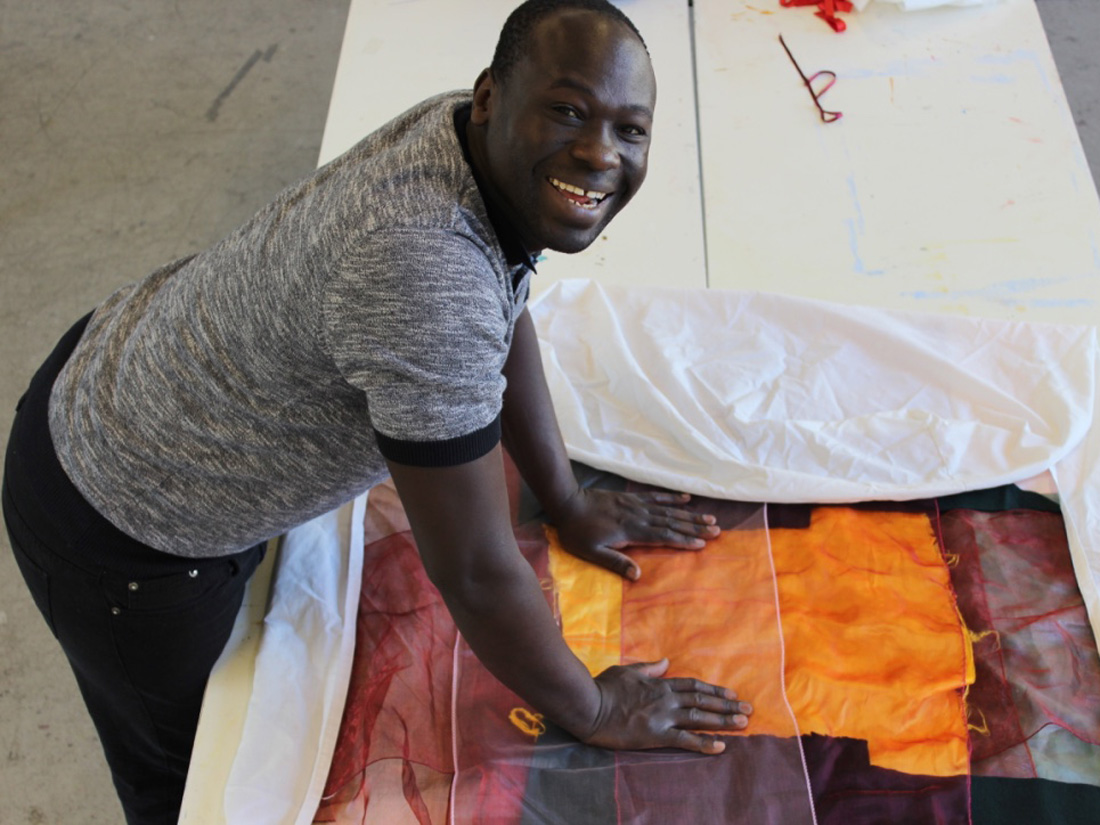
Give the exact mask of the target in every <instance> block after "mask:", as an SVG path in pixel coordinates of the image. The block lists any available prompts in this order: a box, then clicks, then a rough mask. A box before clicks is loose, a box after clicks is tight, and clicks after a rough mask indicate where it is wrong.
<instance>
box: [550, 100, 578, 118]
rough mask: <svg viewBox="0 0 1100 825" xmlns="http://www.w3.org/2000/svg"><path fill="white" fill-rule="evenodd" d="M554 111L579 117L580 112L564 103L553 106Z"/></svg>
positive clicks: (567, 115)
mask: <svg viewBox="0 0 1100 825" xmlns="http://www.w3.org/2000/svg"><path fill="white" fill-rule="evenodd" d="M554 111H555V112H557V113H558V114H560V115H565V116H566V117H571V118H580V116H581V113H580V112H578V111H577V110H576V109H574V108H573V107H572V106H567V105H565V104H564V103H560V104H558V105H557V106H555V107H554Z"/></svg>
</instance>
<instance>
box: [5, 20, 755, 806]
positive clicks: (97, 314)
mask: <svg viewBox="0 0 1100 825" xmlns="http://www.w3.org/2000/svg"><path fill="white" fill-rule="evenodd" d="M655 96H656V90H655V82H654V77H653V70H652V67H651V65H650V61H649V56H648V54H647V52H646V49H645V46H644V44H643V42H642V39H641V37H640V36H639V34H638V33H637V31H636V30H635V29H634V27H633V25H632V24H631V23H630V22H629V20H627V19H626V18H625V17H624V16H623V15H622V14H621V13H620V12H619V11H618V10H617V9H616V8H615V7H613V6H611V5H609V4H607V3H605V2H602V0H533V2H529V3H525V4H524V5H523V6H521V7H520V8H518V9H517V10H516V11H515V12H514V13H513V14H512V15H511V16H510V17H509V19H508V21H507V22H506V24H505V26H504V29H503V30H502V33H501V39H500V42H499V44H498V47H497V51H496V54H495V56H494V59H493V63H492V65H491V66H490V68H489V69H487V70H486V71H484V72H483V73H482V74H481V75H480V76H479V77H478V79H477V83H476V85H475V87H474V89H473V93H472V95H471V93H469V92H456V93H451V94H446V95H441V96H439V97H436V98H433V99H431V100H428V101H425V102H424V103H421V104H420V105H418V106H416V107H414V108H413V109H411V110H410V111H408V112H406V113H405V114H403V115H401V116H400V117H398V118H396V119H395V120H394V121H392V122H391V123H389V124H387V125H386V126H384V127H382V128H381V129H379V130H378V131H377V132H375V133H373V134H372V135H369V136H368V137H367V138H365V139H364V140H363V141H362V142H361V143H359V144H358V145H357V146H355V147H354V148H353V149H351V150H350V151H349V152H348V153H346V154H345V155H343V156H342V157H340V158H338V159H337V160H335V161H333V162H332V163H331V164H329V165H327V166H325V167H323V168H322V169H320V170H318V171H317V173H316V174H314V175H313V176H311V177H310V178H308V179H306V180H304V181H302V182H301V183H299V184H297V185H295V186H293V187H291V188H290V189H288V190H286V191H285V192H283V193H281V194H280V195H279V196H278V197H277V198H276V200H275V201H274V202H273V203H272V204H271V205H269V206H268V207H267V208H265V209H263V210H261V211H260V212H259V213H257V215H256V216H255V217H254V218H253V219H252V220H250V221H249V222H248V223H246V224H245V225H244V226H242V227H241V228H240V229H238V230H237V231H236V232H234V233H232V234H231V235H229V236H228V237H227V238H225V239H224V240H223V241H221V242H220V243H218V244H216V245H215V246H213V247H211V248H210V249H207V250H205V251H204V252H201V253H199V254H197V255H194V256H192V257H189V258H186V259H183V260H180V261H176V262H174V263H172V264H169V265H167V266H165V267H162V268H161V269H159V270H157V271H155V272H153V273H152V274H151V275H149V276H148V277H146V278H145V279H143V280H141V281H139V282H137V283H135V284H131V285H129V286H126V287H123V288H122V289H120V290H119V291H118V292H116V293H115V294H113V295H111V296H110V297H108V298H107V299H106V300H105V301H104V302H103V303H102V304H100V305H99V306H98V307H96V309H95V310H94V311H93V312H92V313H91V314H90V315H89V316H88V317H87V318H85V319H82V320H81V321H80V322H79V323H78V324H77V325H76V326H75V327H74V328H73V329H72V330H70V332H69V333H68V334H67V335H66V336H65V338H64V339H63V340H62V341H61V342H60V343H59V344H58V347H57V348H56V349H55V351H54V353H53V354H52V355H51V356H50V358H49V359H48V360H47V362H46V363H45V364H44V365H43V367H42V368H41V369H40V370H39V372H38V373H37V374H36V376H35V377H34V379H33V381H32V383H31V386H30V389H29V390H28V392H27V394H26V395H25V396H24V398H23V400H22V401H21V402H20V407H19V412H18V414H17V416H16V419H15V424H14V426H13V430H12V436H11V439H10V441H9V446H8V453H7V458H6V463H5V473H4V497H3V505H4V518H5V523H6V525H7V527H8V532H9V535H10V537H11V543H12V546H13V549H14V552H15V554H16V560H17V562H18V564H19V566H20V569H21V570H22V572H23V575H24V577H25V578H26V580H27V582H28V585H29V587H30V589H31V592H32V595H33V596H34V598H35V601H36V603H37V604H38V606H39V608H40V609H41V611H42V613H43V615H44V616H45V618H46V620H47V622H48V623H49V624H50V627H51V629H52V630H53V632H54V634H55V635H56V636H57V638H58V640H59V641H60V643H61V645H62V647H63V649H64V650H65V652H66V655H67V656H68V658H69V661H70V663H71V664H72V667H73V671H74V673H75V675H76V678H77V682H78V684H79V686H80V689H81V692H82V694H83V696H84V699H85V702H86V704H87V706H88V708H89V711H90V713H91V715H92V718H93V720H94V721H95V723H96V726H97V729H98V731H99V734H100V738H101V740H102V743H103V747H104V751H105V753H106V755H107V759H108V762H109V764H110V766H111V770H112V773H113V776H114V779H115V785H116V788H117V790H118V792H119V796H120V798H121V799H122V802H123V807H124V809H125V811H126V817H127V821H128V822H129V823H131V825H133V823H169V822H175V820H176V816H177V815H178V810H179V804H180V799H181V796H182V791H183V784H184V780H185V777H186V771H187V765H188V759H189V756H190V751H191V746H192V742H193V738H194V732H195V727H196V724H197V719H198V711H199V707H200V704H201V701H202V693H203V689H204V687H205V684H206V680H207V677H208V676H209V672H210V668H211V667H212V666H213V663H214V661H215V660H216V658H217V656H218V654H219V653H220V651H221V649H222V647H223V646H224V644H225V641H226V639H227V638H228V635H229V632H230V629H231V627H232V623H233V619H234V616H235V614H236V612H237V609H238V607H239V605H240V601H241V597H242V588H243V586H244V583H245V581H246V580H247V578H248V575H249V574H250V573H251V571H252V570H253V569H254V568H255V565H256V564H257V563H258V561H259V557H260V555H261V553H262V550H261V549H260V548H261V547H262V544H263V542H264V541H265V540H266V539H268V538H269V537H271V536H275V535H278V534H279V533H282V532H284V531H286V530H287V529H289V528H291V527H293V526H295V525H296V524H300V523H302V522H303V521H306V520H308V519H309V518H311V517H313V516H315V515H318V514H320V513H323V512H325V511H327V510H329V509H332V508H334V507H336V506H339V505H340V504H342V503H344V502H345V501H347V500H349V499H351V498H352V497H354V496H355V495H357V494H359V493H361V492H362V491H363V490H366V489H368V488H369V487H370V486H372V485H374V484H376V483H378V482H379V481H381V480H382V479H384V478H385V477H386V475H387V474H391V475H392V476H393V479H394V482H395V484H396V486H397V489H398V492H399V494H400V496H401V498H402V501H403V503H404V505H405V508H406V510H407V512H408V515H409V520H410V523H411V525H412V527H413V532H414V534H415V536H416V539H417V542H418V545H419V547H420V551H421V555H422V558H423V561H424V565H425V569H426V570H427V572H428V574H429V575H430V577H431V578H432V581H433V582H434V583H435V584H436V585H437V586H438V588H439V590H440V591H441V593H442V595H443V597H444V599H445V601H446V604H447V606H448V608H449V609H450V611H451V613H452V615H453V617H454V619H455V622H456V624H457V625H458V627H459V628H460V630H461V631H462V633H463V635H464V636H465V638H466V639H467V640H468V641H469V643H470V645H471V647H472V648H473V649H474V651H475V652H476V653H477V655H478V656H479V657H480V658H481V659H482V660H483V661H484V663H485V665H486V666H487V667H488V668H489V669H490V670H491V671H492V672H493V673H494V674H495V675H496V676H497V677H498V678H499V679H500V680H501V681H502V682H504V683H505V684H507V685H508V686H509V687H511V688H512V689H513V690H515V691H516V692H517V693H518V694H519V695H520V696H522V697H523V698H524V699H525V700H526V701H528V702H529V703H530V704H531V705H532V706H533V707H535V708H537V709H539V710H541V711H542V712H543V713H545V714H546V715H547V716H548V717H549V718H551V719H553V720H555V721H556V722H558V723H559V724H560V725H561V726H562V727H564V728H565V729H566V730H568V731H570V732H571V733H573V734H574V735H575V736H577V737H578V738H579V739H581V740H583V741H586V742H590V743H594V744H599V745H605V746H608V747H615V748H650V747H660V746H676V747H682V748H687V749H690V750H696V751H700V752H704V753H717V752H719V751H720V750H721V749H722V744H721V742H719V741H718V740H717V738H716V737H715V736H714V735H713V734H708V733H705V731H721V730H729V729H737V728H742V727H744V726H745V725H746V724H747V719H746V714H747V713H749V712H750V711H751V708H750V707H749V706H748V705H747V704H745V703H742V702H739V701H738V700H737V698H736V696H735V695H734V694H733V693H731V692H730V691H728V690H726V689H724V688H721V687H717V686H713V685H708V684H705V683H702V682H698V681H696V680H694V679H686V678H677V679H664V678H661V677H662V675H663V673H664V672H665V670H666V668H667V662H664V661H662V662H657V663H648V664H641V665H635V666H630V667H618V668H611V669H609V670H608V671H606V672H604V673H603V674H601V675H600V676H598V677H597V678H596V679H593V678H592V677H591V676H590V675H589V674H588V672H587V671H586V669H585V668H584V666H583V665H582V664H581V662H580V661H579V660H578V659H577V658H576V657H575V656H574V655H573V654H572V653H571V652H570V651H569V649H568V647H567V646H566V645H565V643H564V642H563V641H562V638H561V635H560V633H559V631H558V628H557V627H556V625H555V623H554V621H553V617H552V615H551V613H550V610H549V608H548V606H547V604H546V600H545V598H544V596H543V593H542V591H541V588H540V586H539V583H538V581H537V579H536V577H535V575H534V572H533V571H532V569H531V568H530V566H529V565H527V563H526V562H525V561H524V559H523V558H522V556H521V555H520V553H519V551H518V549H517V547H516V543H515V540H514V537H513V533H512V529H511V524H510V518H509V507H508V502H507V496H506V489H505V482H504V468H503V458H502V449H507V451H508V452H509V453H510V455H511V456H512V458H513V459H514V461H515V462H516V465H517V466H518V468H519V469H520V472H521V473H522V475H523V477H524V479H525V480H526V481H527V483H528V484H529V485H530V487H531V488H532V490H533V492H534V493H535V495H536V496H537V497H538V499H539V501H540V502H541V503H542V505H543V506H544V508H545V510H546V512H547V514H548V516H549V518H550V520H551V522H552V523H553V524H555V525H556V527H557V528H558V531H559V536H560V538H561V541H562V544H563V546H564V547H565V548H566V549H567V550H569V551H570V552H572V553H574V554H576V555H578V556H580V557H581V558H584V559H587V560H590V561H592V562H593V563H596V564H600V565H603V566H605V567H607V568H609V569H612V570H615V571H617V572H618V573H620V574H622V575H624V576H627V577H629V578H636V577H637V575H638V573H637V567H636V566H635V565H634V563H633V562H632V561H631V560H630V559H629V557H628V556H626V555H625V554H624V553H622V552H621V551H622V550H623V549H624V548H626V547H628V546H630V545H639V544H664V545H671V546H674V547H680V548H684V549H688V550H690V549H699V548H701V547H702V546H703V545H704V544H705V541H706V539H707V538H710V537H713V536H714V535H716V534H717V528H716V527H715V526H714V525H713V519H710V518H709V517H704V516H697V515H693V514H690V513H688V512H686V511H684V510H682V509H680V505H681V504H682V503H683V501H684V500H685V497H682V496H677V495H651V496H633V495H627V494H620V493H604V492H595V491H587V490H582V489H580V488H579V487H578V485H577V483H576V482H575V480H574V478H573V475H572V472H571V469H570V465H569V462H568V459H567V457H566V454H565V449H564V446H563V444H562V441H561V437H560V435H559V432H558V427H557V422H556V420H555V418H554V413H553V409H552V406H551V403H550V398H549V393H548V391H547V388H546V383H545V379H544V377H543V374H542V367H541V362H540V359H539V354H538V344H537V340H536V338H535V333H534V329H533V327H532V324H531V320H530V317H529V315H528V313H527V312H526V310H525V302H526V299H527V294H528V289H529V282H530V278H531V276H532V273H533V271H534V264H533V262H532V261H533V256H534V255H536V254H537V253H538V252H539V251H540V250H542V249H547V248H549V249H555V250H560V251H564V252H578V251H580V250H583V249H584V248H585V247H587V246H588V245H589V244H591V243H592V241H593V240H594V239H595V238H597V237H598V236H599V233H600V232H601V230H602V229H603V227H604V226H606V224H607V223H608V221H610V220H611V219H612V218H613V217H614V216H615V215H616V214H617V213H618V211H619V210H620V209H622V208H623V207H624V206H625V205H626V204H627V202H629V200H630V199H631V198H632V197H633V195H634V194H635V192H636V191H637V190H638V187H639V186H640V185H641V184H642V182H643V180H644V179H645V172H646V158H647V152H648V148H649V140H650V131H651V128H652V121H653V110H654V103H655ZM700 731H704V733H700Z"/></svg>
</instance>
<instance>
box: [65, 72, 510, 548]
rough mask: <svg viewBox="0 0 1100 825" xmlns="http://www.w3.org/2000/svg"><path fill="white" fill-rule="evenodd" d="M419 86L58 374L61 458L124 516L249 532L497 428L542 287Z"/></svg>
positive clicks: (145, 537) (106, 323)
mask: <svg viewBox="0 0 1100 825" xmlns="http://www.w3.org/2000/svg"><path fill="white" fill-rule="evenodd" d="M469 100H470V98H469V93H464V92H456V93H451V94H447V95H442V96H440V97H437V98H433V99H431V100H428V101H425V102H424V103H423V104H421V105H419V106H417V107H415V108H414V109H412V110H410V111H409V112H407V113H405V114H404V115H402V116H400V117H398V118H397V119H395V120H394V121H392V122H390V123H389V124H387V125H386V126H384V127H382V128H381V129H380V130H378V131H377V132H375V133H373V134H372V135H370V136H368V137H367V138H366V139H364V140H363V141H362V142H361V143H359V144H358V145H357V146H356V147H354V148H353V149H352V150H351V151H349V152H348V153H347V154H345V155H343V156H342V157H340V158H338V159H337V160H335V161H333V162H332V163H330V164H328V165H327V166H325V167H323V168H321V169H320V170H318V171H317V172H316V173H315V174H314V175H313V176H311V177H310V178H308V179H306V180H305V181H303V182H302V183H300V184H298V185H295V186H292V187H291V188H289V189H287V190H286V191H284V192H283V193H281V194H280V195H279V197H278V198H276V199H275V201H274V202H273V203H272V204H271V205H270V206H268V207H267V208H266V209H264V210H263V211H261V212H260V213H259V214H257V215H256V216H255V217H254V218H253V219H252V220H251V221H249V222H248V223H247V224H246V225H245V226H243V227H241V228H240V229H239V230H238V231H236V232H234V233H233V234H231V235H230V236H229V237H227V238H225V239H224V240H223V241H221V242H220V243H218V244H217V245H215V246H214V247H212V248H211V249H209V250H207V251H206V252H203V253H202V254H199V255H197V256H194V257H192V258H188V259H185V260H182V261H177V262H176V263H173V264H171V265H169V266H167V267H164V268H162V269H160V270H158V271H156V272H154V273H152V274H151V275H149V276H148V277H147V278H145V279H144V280H142V281H140V282H138V283H136V284H133V285H131V286H127V287H124V288H123V289H120V290H119V291H118V292H116V293H114V294H113V295H112V296H111V297H110V298H108V299H107V300H106V301H105V302H104V303H103V304H102V305H101V306H99V307H98V308H97V309H96V311H95V314H94V315H93V317H92V319H91V322H90V324H89V326H88V329H87V331H86V332H85V334H84V337H83V338H82V340H81V343H80V345H79V346H78V348H77V350H76V352H75V353H74V354H73V356H72V358H71V359H70V360H69V363H68V365H67V366H66V367H65V369H64V370H63V372H62V373H61V375H60V376H59V378H58V380H57V383H56V384H55V385H54V390H53V394H52V396H51V400H50V429H51V433H52V435H53V440H54V445H55V447H56V449H57V453H58V458H59V459H60V461H61V464H62V466H63V467H64V469H65V471H66V473H68V475H69V477H70V478H71V479H72V481H73V483H74V484H75V485H76V487H77V488H78V489H79V490H80V492H81V493H82V494H83V495H84V496H85V497H86V498H87V499H88V501H89V502H90V503H91V504H92V505H93V506H94V507H95V508H96V509H97V510H98V511H99V512H100V513H102V514H103V515H104V516H106V517H107V518H108V519H109V520H110V521H111V522H112V523H114V524H115V525H116V526H117V527H119V528H120V529H121V530H123V531H124V532H126V533H128V534H129V535H131V536H133V537H134V538H136V539H138V540H139V541H142V542H144V543H146V544H148V545H151V546H152V547H156V548H158V549H160V550H164V551H166V552H169V553H174V554H177V555H183V556H211V555H221V554H226V553H231V552H235V551H238V550H241V549H243V548H245V547H248V546H250V545H252V544H255V543H257V542H259V541H261V540H263V539H266V538H269V537H271V536H274V535H277V534H279V533H281V532H283V531H285V530H287V529H288V528H290V527H292V526H294V525H296V524H299V523H301V522H303V521H306V520H308V519H310V518H312V517H314V516H316V515H319V514H320V513H323V512H325V511H327V510H330V509H332V508H334V507H336V506H339V505H340V504H342V503H344V502H345V501H348V500H349V499H351V498H353V497H354V496H355V495H357V494H359V493H361V492H362V491H363V490H365V489H367V488H368V487H369V486H370V485H372V484H374V483H376V482H378V481H379V480H381V479H382V478H384V477H385V476H386V474H387V470H386V466H385V462H384V459H383V457H382V452H381V451H380V448H379V441H380V440H381V442H382V444H383V446H384V447H385V448H386V454H387V455H389V456H390V457H391V458H397V459H398V460H401V461H404V462H406V463H424V464H448V463H451V464H453V463H459V462H462V461H466V460H470V459H471V458H475V457H477V456H478V455H480V454H483V453H484V452H486V451H487V450H488V449H490V448H491V447H492V446H493V445H494V444H495V443H496V440H497V438H498V433H499V424H498V422H499V414H500V409H501V395H502V392H503V388H504V379H503V377H502V376H501V369H502V367H503V364H504V360H505V357H506V356H507V354H508V348H509V346H510V344H511V338H512V329H513V325H514V322H515V319H516V317H517V316H518V314H519V313H520V312H521V311H522V307H523V302H524V300H525V299H526V294H527V286H528V283H527V278H528V274H527V273H526V270H524V271H523V273H522V277H517V276H520V275H521V272H520V269H519V268H517V269H516V270H514V271H513V270H512V269H510V268H509V265H508V262H507V260H506V258H505V255H504V252H503V250H502V249H501V246H500V243H499V241H498V240H497V236H496V234H495V233H494V232H493V229H492V226H491V225H490V222H489V219H488V216H487V214H486V209H485V204H484V202H483V201H482V198H481V196H480V194H479V192H478V189H477V185H476V183H475V181H474V178H473V176H472V174H471V171H470V168H469V166H468V165H467V163H466V161H465V160H464V158H463V154H462V149H461V146H460V144H459V142H458V140H457V137H456V133H455V126H454V113H455V111H456V109H457V108H458V107H460V106H463V105H468V104H469Z"/></svg>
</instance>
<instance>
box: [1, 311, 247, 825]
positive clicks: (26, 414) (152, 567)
mask: <svg viewBox="0 0 1100 825" xmlns="http://www.w3.org/2000/svg"><path fill="white" fill-rule="evenodd" d="M87 320H88V319H87V318H84V319H82V320H81V321H80V322H78V323H77V324H76V326H74V327H73V328H72V329H71V330H69V332H68V333H67V334H66V335H65V337H64V338H62V340H61V341H60V343H59V344H58V345H57V348H56V349H55V350H54V351H53V353H52V354H51V355H50V357H49V358H48V359H47V360H46V362H45V363H44V364H43V365H42V367H41V368H40V369H39V371H38V373H37V374H36V375H35V377H34V379H33V380H32V381H31V385H30V388H29V389H28V391H27V393H26V394H25V395H24V396H23V398H22V399H21V401H20V403H19V406H18V407H17V412H16V417H15V423H14V424H13V426H12V433H11V439H10V441H9V442H8V449H7V455H6V457H5V462H4V483H3V510H4V522H5V525H6V526H7V530H8V536H9V537H10V539H11V545H12V549H13V551H14V553H15V559H16V562H17V564H18V565H19V569H20V571H21V572H22V574H23V577H24V579H26V582H27V586H28V588H29V589H30V592H31V595H32V597H33V598H34V601H35V604H36V605H37V606H38V609H39V610H40V611H41V612H42V615H43V617H44V618H45V620H46V623H47V624H48V625H49V627H50V630H51V631H53V634H54V636H55V637H56V638H57V640H58V641H59V642H60V644H61V647H62V649H63V650H64V651H65V655H66V656H67V657H68V660H69V663H70V665H71V666H72V669H73V673H74V674H75V675H76V681H77V684H78V686H79V687H80V692H81V694H82V695H83V698H84V702H85V704H86V705H87V707H88V711H89V713H90V714H91V717H92V720H93V722H94V723H95V726H96V730H97V731H98V733H99V738H100V741H101V743H102V745H103V751H104V753H105V755H106V757H107V762H108V764H109V765H110V768H111V773H112V776H113V778H114V783H115V789H116V790H117V792H118V795H119V799H120V800H121V801H122V807H123V809H124V811H125V812H126V821H127V822H128V823H129V825H153V823H156V825H169V823H172V825H175V823H176V822H177V820H178V819H179V809H180V803H181V800H182V797H183V788H184V782H185V780H186V777H187V768H188V764H189V762H190V758H191V748H192V745H193V743H194V738H195V730H196V727H197V725H198V716H199V709H200V706H201V703H202V696H203V691H204V689H205V687H206V682H207V679H208V677H209V675H210V670H211V668H212V667H213V665H214V662H215V661H216V660H217V658H218V656H219V654H220V653H221V651H222V648H223V647H224V646H225V643H226V641H227V639H228V638H229V634H230V631H231V630H232V628H233V623H234V619H235V617H236V615H237V611H238V610H239V608H240V605H241V601H242V599H243V596H244V587H245V583H246V582H247V580H248V577H249V576H250V575H251V573H252V572H253V571H254V570H255V568H256V566H257V565H258V564H259V562H260V560H261V559H262V557H263V547H262V546H257V547H253V548H251V549H248V550H245V551H243V552H241V553H238V554H235V555H232V556H222V557H217V558H204V559H190V558H185V557H182V556H174V555H171V554H170V553H164V552H161V551H159V550H155V549H153V548H151V547H148V546H146V545H144V544H141V543H140V542H138V541H136V540H135V539H133V538H131V537H129V536H128V535H126V534H124V533H122V532H121V531H120V530H118V529H117V528H115V527H114V526H113V525H112V524H111V523H110V522H108V521H107V520H106V519H104V518H103V517H102V516H100V515H99V513H98V512H97V511H96V510H95V509H94V508H93V507H92V506H91V505H90V504H89V503H88V502H87V501H86V500H85V499H84V498H83V497H82V496H81V495H80V493H79V492H78V491H77V489H76V488H75V487H74V486H73V484H72V482H71V481H70V480H69V478H68V476H67V475H66V474H65V472H64V470H63V469H62V468H61V465H60V464H59V463H58V460H57V454H56V452H55V451H54V448H53V443H52V440H51V438H50V433H49V425H48V420H47V412H48V403H49V396H50V390H51V388H52V387H53V383H54V380H55V379H56V377H57V374H58V373H59V372H60V370H61V368H62V367H63V366H64V365H65V362H66V360H67V359H68V357H69V356H70V355H71V354H72V351H73V349H74V348H75V347H76V344H77V342H78V341H79V340H80V335H81V333H82V332H83V330H84V327H85V326H86V324H87Z"/></svg>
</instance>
